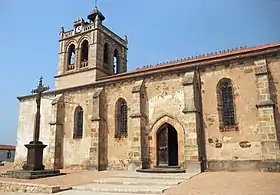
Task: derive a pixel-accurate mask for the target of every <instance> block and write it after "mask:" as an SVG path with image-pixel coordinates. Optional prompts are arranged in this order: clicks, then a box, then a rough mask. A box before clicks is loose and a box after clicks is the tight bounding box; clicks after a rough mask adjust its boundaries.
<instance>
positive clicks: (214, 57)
mask: <svg viewBox="0 0 280 195" xmlns="http://www.w3.org/2000/svg"><path fill="white" fill-rule="evenodd" d="M276 48H279V49H280V43H276V44H266V45H261V46H255V47H246V46H244V47H240V48H234V49H228V50H223V51H218V52H214V53H207V54H202V55H199V56H193V57H187V58H183V59H178V60H174V61H169V62H163V63H159V64H155V65H147V66H143V67H141V68H137V69H136V70H133V71H129V72H125V73H121V74H117V75H112V76H106V77H103V78H100V79H99V80H107V79H111V78H112V79H113V78H119V77H126V76H128V75H135V74H137V73H144V72H150V71H151V72H153V71H156V70H158V69H171V68H176V67H178V66H181V65H183V66H193V65H196V64H203V63H206V62H215V61H219V60H223V59H227V58H229V57H238V56H242V55H245V54H251V53H256V52H263V51H269V50H272V49H276Z"/></svg>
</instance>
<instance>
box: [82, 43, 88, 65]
mask: <svg viewBox="0 0 280 195" xmlns="http://www.w3.org/2000/svg"><path fill="white" fill-rule="evenodd" d="M80 66H81V68H83V67H87V66H88V41H87V40H84V41H83V42H82V45H81V65H80Z"/></svg>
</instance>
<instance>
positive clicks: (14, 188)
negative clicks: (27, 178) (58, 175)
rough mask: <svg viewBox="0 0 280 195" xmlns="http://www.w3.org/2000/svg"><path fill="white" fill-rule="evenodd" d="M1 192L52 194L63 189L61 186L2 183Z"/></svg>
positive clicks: (0, 182) (0, 185)
mask: <svg viewBox="0 0 280 195" xmlns="http://www.w3.org/2000/svg"><path fill="white" fill-rule="evenodd" d="M1 191H2V192H26V193H48V194H52V193H56V192H60V191H61V189H60V186H47V185H40V184H29V183H15V182H5V181H0V192H1ZM0 194H1V193H0Z"/></svg>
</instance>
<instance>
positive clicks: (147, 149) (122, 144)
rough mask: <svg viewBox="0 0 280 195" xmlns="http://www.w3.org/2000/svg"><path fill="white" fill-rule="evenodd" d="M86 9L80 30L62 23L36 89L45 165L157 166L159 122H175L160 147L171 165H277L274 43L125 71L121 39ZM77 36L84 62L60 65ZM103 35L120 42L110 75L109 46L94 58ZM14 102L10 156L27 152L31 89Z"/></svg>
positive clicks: (278, 48)
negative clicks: (226, 85) (122, 107)
mask: <svg viewBox="0 0 280 195" xmlns="http://www.w3.org/2000/svg"><path fill="white" fill-rule="evenodd" d="M93 15H94V17H93V18H94V19H92V23H85V24H86V25H85V26H83V27H82V28H83V29H84V30H83V31H82V33H81V34H79V33H76V34H75V31H74V30H73V31H69V32H61V40H62V41H61V43H60V44H61V45H60V47H61V48H60V51H61V52H60V54H59V56H60V57H59V65H58V66H59V70H58V76H57V77H56V89H55V90H54V91H52V92H48V93H45V94H44V96H43V100H42V108H41V110H42V113H41V116H42V117H41V118H42V119H41V120H42V121H41V134H40V140H42V141H43V142H44V144H47V145H48V146H47V148H46V149H45V151H44V164H45V165H46V167H47V168H83V169H93V170H135V169H141V168H153V167H156V166H158V165H159V158H161V157H160V153H159V151H160V150H161V149H160V147H159V141H160V139H161V138H160V137H159V133H160V132H159V129H161V127H162V126H163V125H165V124H169V125H171V126H172V127H173V128H174V129H175V130H176V133H175V134H176V138H172V139H171V138H169V137H168V138H167V139H170V140H168V141H169V143H170V144H171V145H168V147H174V145H173V146H172V144H173V142H174V143H175V142H176V143H175V146H176V148H177V149H176V150H172V151H171V150H170V154H169V155H171V153H174V152H175V153H177V157H176V158H178V159H177V160H178V163H177V165H178V166H180V167H181V168H184V169H186V170H187V171H194V170H196V171H197V170H202V171H203V170H206V169H208V170H248V169H255V170H277V169H280V168H279V165H280V163H279V162H280V150H279V137H280V114H279V109H280V106H279V102H280V93H279V91H280V84H279V78H280V54H279V53H280V45H279V44H274V45H265V46H260V47H254V48H240V49H235V50H230V51H223V52H219V53H215V54H208V55H203V56H199V57H193V58H187V59H183V60H179V61H176V62H170V63H165V64H160V65H157V66H152V67H144V68H142V69H137V70H135V71H131V72H126V69H127V68H126V49H127V48H126V46H127V45H126V44H127V40H124V39H121V38H120V37H118V36H117V35H115V34H114V33H112V32H111V31H109V30H108V29H107V28H106V27H104V26H103V25H102V20H101V21H100V18H101V19H102V16H103V15H101V13H100V12H99V11H98V10H95V11H94V12H93ZM91 18H92V17H91ZM98 18H99V19H98ZM98 21H99V23H98ZM97 24H98V25H97ZM91 28H92V29H91ZM99 28H101V29H99ZM85 29H86V30H85ZM102 29H103V30H104V29H105V30H106V32H107V34H106V33H104V32H103V31H102ZM102 32H103V33H102ZM109 32H110V33H109ZM99 36H100V37H99ZM84 37H88V38H89V42H90V46H89V47H88V48H89V53H88V56H89V58H88V62H89V63H88V67H86V68H84V67H83V69H80V68H79V60H77V61H76V63H75V67H77V68H75V69H74V70H71V73H69V72H67V71H65V70H66V69H65V66H67V64H66V62H65V61H67V55H66V53H67V51H66V50H67V48H68V46H65V45H67V43H69V44H70V43H71V42H77V45H79V44H78V43H80V42H81V40H82V39H84ZM109 38H110V40H111V43H118V44H119V47H122V49H120V55H119V56H120V58H119V61H118V64H117V66H119V67H118V69H119V72H118V73H117V74H113V65H112V64H113V62H112V61H113V54H112V53H110V52H109V56H110V57H109V59H110V60H109V62H108V64H107V65H108V67H110V68H109V70H104V68H106V67H103V65H104V62H102V60H103V59H104V47H103V46H102V45H104V43H105V42H106V41H105V40H106V39H108V40H109ZM120 43H122V44H120ZM112 47H113V48H114V47H115V46H112ZM62 48H64V49H62ZM93 48H94V49H93ZM110 51H112V50H110ZM78 54H79V55H80V53H79V52H78ZM79 55H77V56H76V58H79ZM225 79H226V80H230V81H231V82H232V83H231V84H232V92H233V94H232V96H233V107H234V120H235V123H234V125H230V126H227V125H225V124H223V123H224V122H223V120H224V119H223V116H222V115H223V113H224V112H222V111H221V102H220V101H221V97H220V96H221V95H220V94H219V93H220V92H219V83H220V82H221V81H223V80H225ZM119 99H123V100H124V101H125V102H126V105H127V113H126V115H127V116H126V117H127V121H126V122H127V135H125V136H122V137H116V131H117V128H118V127H117V125H116V124H117V123H118V121H117V116H118V113H117V112H116V110H117V106H116V104H117V102H118V100H119ZM19 101H20V112H19V124H18V136H17V137H18V138H17V150H16V159H15V163H16V165H20V164H22V162H23V161H25V159H26V153H27V151H26V149H25V147H24V144H26V143H28V142H29V141H30V140H31V138H32V131H33V124H34V116H35V108H36V107H35V100H34V96H32V95H29V96H23V97H19ZM77 106H80V107H82V109H83V115H82V116H83V118H82V119H83V123H82V130H83V131H82V137H80V138H79V139H76V138H75V137H74V136H73V135H74V134H75V124H76V122H75V120H76V119H75V116H76V115H75V110H76V108H77ZM168 151H169V149H168ZM164 154H165V153H164ZM171 160H172V159H168V161H171ZM269 167H270V168H269ZM277 167H278V168H277Z"/></svg>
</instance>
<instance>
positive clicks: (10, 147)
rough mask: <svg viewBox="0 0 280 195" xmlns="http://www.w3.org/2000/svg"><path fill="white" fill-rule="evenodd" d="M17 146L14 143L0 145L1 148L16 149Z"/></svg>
mask: <svg viewBox="0 0 280 195" xmlns="http://www.w3.org/2000/svg"><path fill="white" fill-rule="evenodd" d="M15 149H16V146H12V145H0V150H15Z"/></svg>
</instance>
